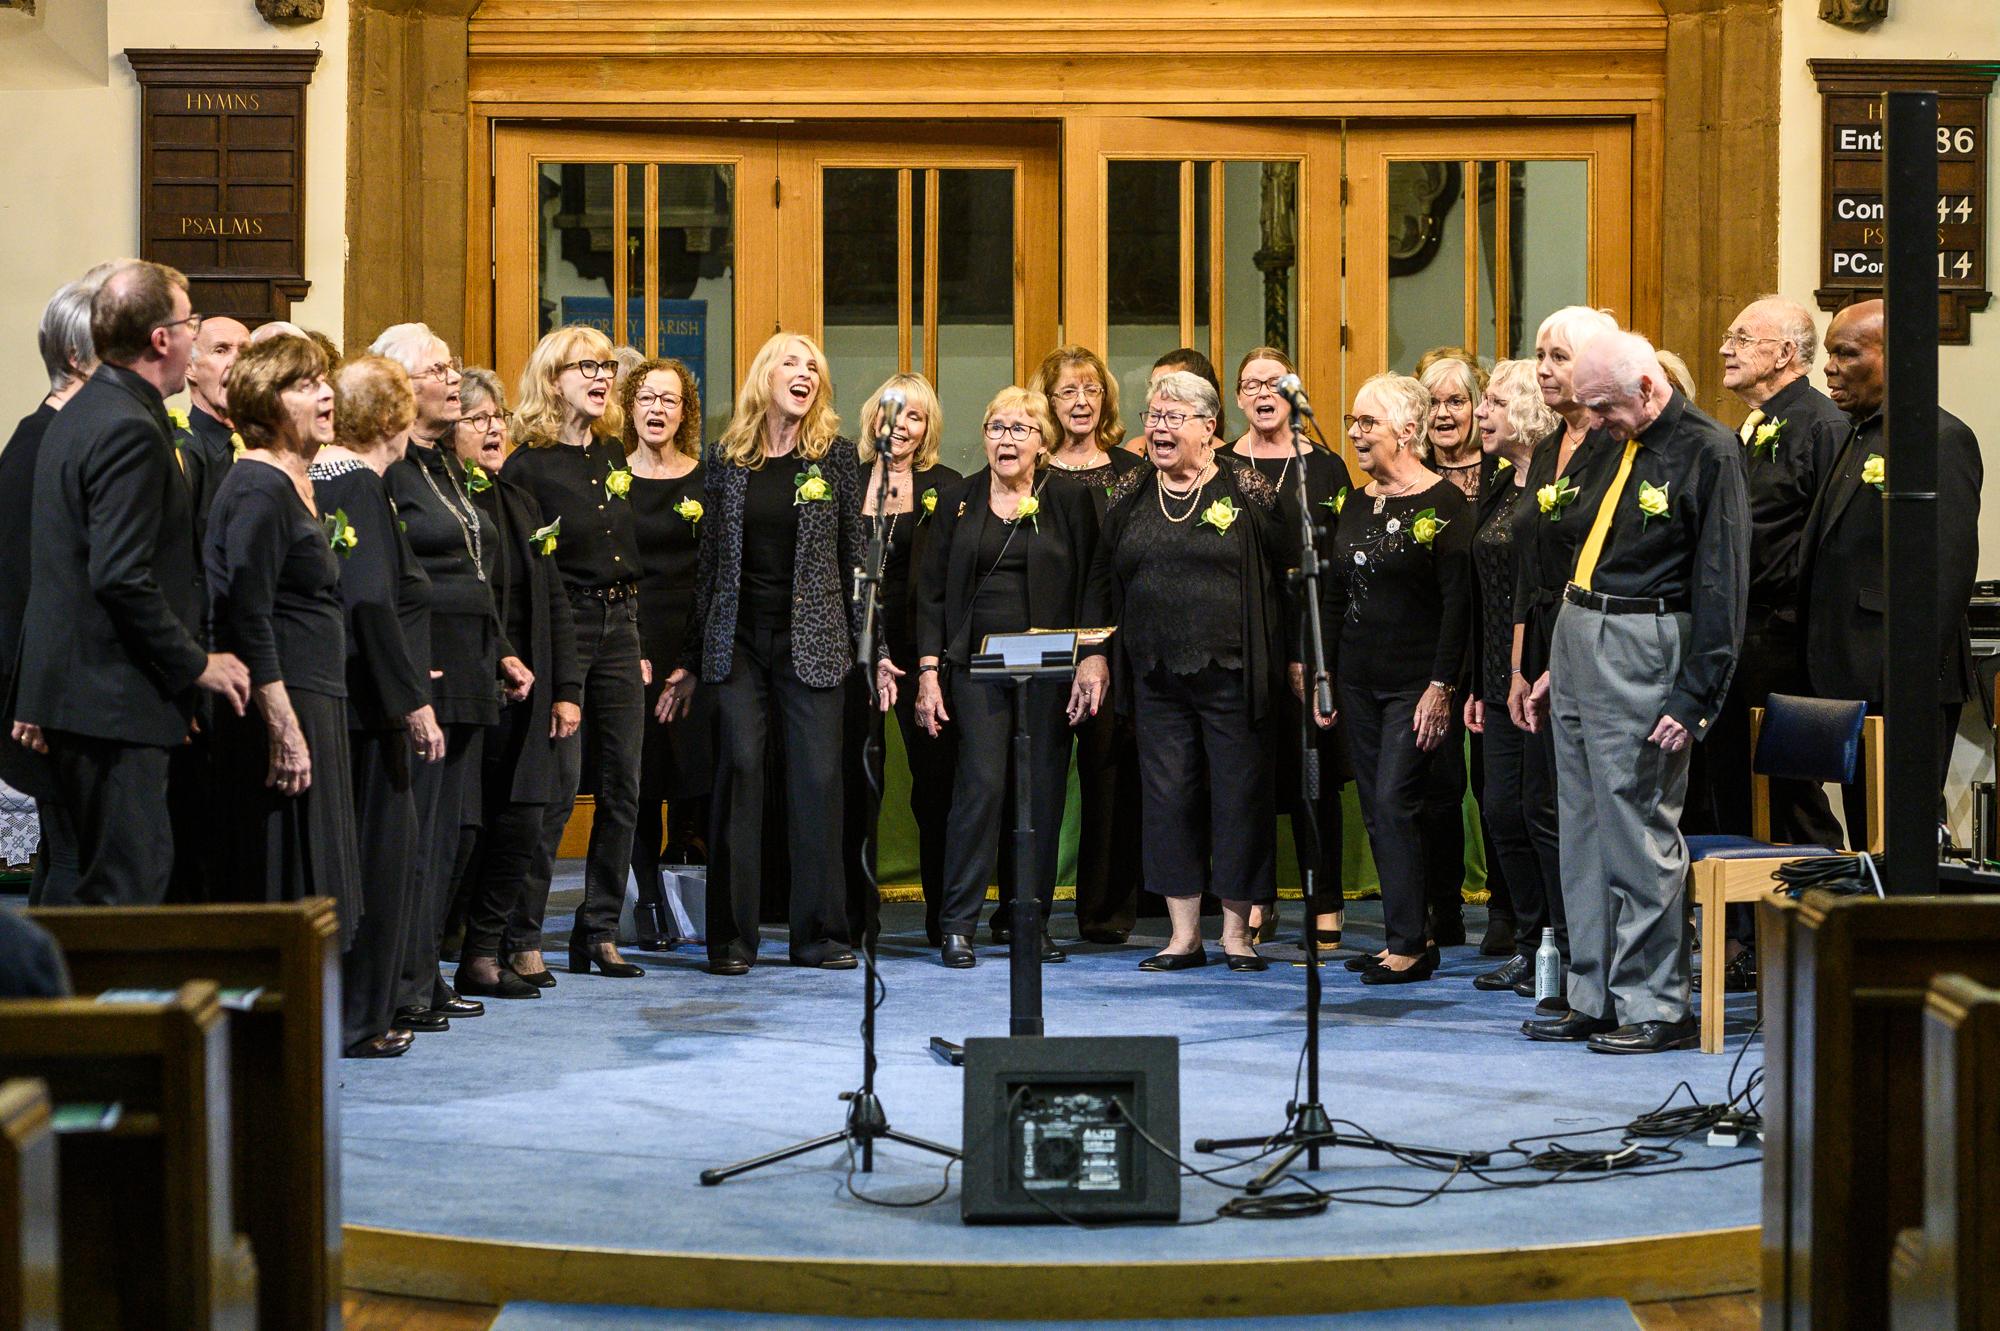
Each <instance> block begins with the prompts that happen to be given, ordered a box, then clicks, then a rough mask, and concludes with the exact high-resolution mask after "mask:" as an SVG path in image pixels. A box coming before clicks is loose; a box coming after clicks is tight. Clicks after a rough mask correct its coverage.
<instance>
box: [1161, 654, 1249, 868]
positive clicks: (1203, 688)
mask: <svg viewBox="0 0 2000 1331" xmlns="http://www.w3.org/2000/svg"><path fill="white" fill-rule="evenodd" d="M1132 709H1133V713H1134V715H1135V716H1137V717H1138V718H1139V719H1140V725H1139V728H1138V729H1139V788H1140V791H1141V796H1142V800H1143V808H1144V818H1145V842H1146V850H1145V863H1146V890H1147V891H1149V892H1157V893H1159V894H1160V895H1161V896H1167V897H1192V896H1199V895H1201V894H1202V893H1203V892H1213V893H1215V895H1216V896H1217V897H1219V898H1221V899H1222V900H1224V901H1262V902H1270V901H1275V900H1277V897H1278V856H1277V844H1276V843H1277V836H1276V830H1277V829H1276V821H1277V811H1276V809H1275V808H1274V807H1273V805H1274V800H1275V792H1274V790H1273V782H1272V772H1271V761H1270V753H1271V750H1270V737H1269V735H1268V734H1267V733H1266V729H1265V727H1263V726H1262V725H1260V724H1259V723H1257V722H1256V721H1254V720H1252V719H1251V716H1250V699H1249V694H1248V686H1247V683H1246V681H1245V679H1244V674H1243V671H1242V670H1240V669H1239V670H1225V669H1223V668H1221V667H1220V666H1213V665H1211V666H1208V667H1206V668H1205V669H1203V670H1201V671H1198V672H1197V673H1195V674H1192V675H1176V674H1173V673H1171V672H1170V671H1166V670H1160V669H1155V670H1152V671H1149V672H1147V673H1146V674H1144V675H1140V676H1138V677H1137V678H1136V679H1135V680H1134V683H1133V697H1132Z"/></svg>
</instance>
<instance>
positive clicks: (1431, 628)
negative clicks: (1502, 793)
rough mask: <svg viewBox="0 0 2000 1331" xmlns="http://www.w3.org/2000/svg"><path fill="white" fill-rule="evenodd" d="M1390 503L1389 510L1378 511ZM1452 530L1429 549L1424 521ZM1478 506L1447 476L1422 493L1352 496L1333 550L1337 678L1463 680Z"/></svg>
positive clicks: (1404, 684)
mask: <svg viewBox="0 0 2000 1331" xmlns="http://www.w3.org/2000/svg"><path fill="white" fill-rule="evenodd" d="M1378 502H1379V504H1380V512H1377V511H1376V506H1377V504H1378ZM1425 516H1429V517H1431V518H1434V519H1435V520H1438V521H1441V522H1442V523H1443V524H1444V525H1443V526H1442V527H1441V528H1440V529H1438V530H1437V531H1436V532H1435V534H1434V535H1433V536H1432V537H1431V539H1430V541H1429V542H1428V543H1425V542H1423V541H1420V540H1418V539H1417V535H1418V528H1417V523H1418V520H1419V519H1420V518H1422V517H1425ZM1471 552H1472V505H1471V504H1470V503H1469V502H1468V501H1467V500H1466V497H1465V492H1464V491H1463V490H1460V489H1459V488H1458V487H1457V486H1455V485H1453V484H1452V483H1451V482H1450V481H1447V480H1444V479H1442V478H1439V479H1438V480H1436V481H1434V482H1433V483H1432V484H1430V485H1427V486H1425V487H1424V488H1423V489H1421V490H1418V491H1416V492H1415V493H1413V494H1407V495H1404V496H1402V497H1400V498H1397V499H1383V500H1380V501H1378V500H1375V499H1373V498H1370V497H1369V495H1368V493H1367V492H1366V491H1365V490H1361V489H1357V490H1355V491H1353V492H1352V493H1350V494H1349V495H1348V496H1347V500H1346V502H1345V504H1344V505H1343V506H1342V508H1341V512H1340V518H1339V525H1337V526H1336V527H1335V528H1334V532H1333V542H1332V546H1331V548H1330V549H1329V550H1328V552H1327V562H1328V563H1329V564H1330V565H1331V567H1330V568H1329V569H1328V571H1327V582H1328V584H1329V588H1328V597H1327V599H1328V601H1329V602H1330V603H1331V604H1332V607H1333V608H1334V610H1335V611H1336V613H1337V614H1338V616H1339V622H1340V633H1339V636H1338V637H1337V638H1336V639H1335V643H1336V651H1335V656H1334V661H1335V664H1334V673H1335V674H1336V675H1337V676H1338V678H1339V679H1340V682H1341V683H1342V684H1348V685H1353V686H1355V687H1357V688H1364V689H1382V690H1405V689H1421V688H1423V687H1424V686H1425V685H1427V684H1430V683H1432V682H1433V681H1435V682H1438V683H1443V684H1453V685H1455V684H1457V683H1458V680H1459V676H1460V675H1461V674H1462V673H1463V672H1464V666H1465V635H1466V630H1467V626H1468V624H1469V622H1470V620H1469V604H1470V602H1469V598H1470V597H1471V595H1472V559H1471Z"/></svg>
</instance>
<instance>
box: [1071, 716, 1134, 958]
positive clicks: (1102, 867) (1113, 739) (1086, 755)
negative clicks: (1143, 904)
mask: <svg viewBox="0 0 2000 1331" xmlns="http://www.w3.org/2000/svg"><path fill="white" fill-rule="evenodd" d="M1076 783H1077V795H1078V799H1079V804H1080V807H1079V809H1078V820H1079V821H1078V826H1077V841H1076V927H1077V928H1078V929H1079V930H1083V929H1092V930H1119V931H1124V932H1127V933H1129V932H1131V929H1132V925H1133V923H1134V921H1135V920H1136V919H1137V917H1138V913H1139V882H1140V878H1141V868H1142V865H1143V862H1144V853H1143V851H1142V850H1141V841H1142V834H1141V827H1140V823H1141V815H1140V811H1139V801H1140V796H1139V790H1140V778H1139V745H1138V739H1137V734H1136V731H1135V729H1134V726H1133V722H1132V719H1131V718H1130V717H1128V716H1124V715H1121V714H1119V713H1118V712H1117V711H1115V710H1114V709H1113V708H1111V707H1105V708H1103V709H1102V710H1100V711H1099V712H1098V713H1097V715H1096V716H1094V717H1092V718H1091V719H1090V720H1088V721H1086V722H1084V723H1083V724H1082V725H1081V726H1078V727H1077V730H1076Z"/></svg>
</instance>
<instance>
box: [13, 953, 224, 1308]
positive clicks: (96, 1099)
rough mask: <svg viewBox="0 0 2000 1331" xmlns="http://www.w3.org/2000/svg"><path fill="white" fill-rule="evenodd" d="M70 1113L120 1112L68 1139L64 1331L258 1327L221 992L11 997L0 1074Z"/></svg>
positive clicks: (186, 988)
mask: <svg viewBox="0 0 2000 1331" xmlns="http://www.w3.org/2000/svg"><path fill="white" fill-rule="evenodd" d="M22 1076H27V1077H39V1078H41V1079H42V1080H43V1081H45V1082H46V1083H47V1084H48V1087H49V1094H50V1098H51V1099H53V1100H54V1102H55V1103H56V1105H57V1112H58V1114H59V1115H61V1114H63V1113H65V1111H67V1112H69V1113H70V1114H72V1115H73V1114H75V1112H76V1111H77V1109H78V1108H79V1107H80V1106H92V1105H95V1106H115V1107H116V1112H115V1118H114V1114H113V1113H110V1112H106V1113H104V1114H103V1115H102V1119H103V1122H102V1124H101V1125H100V1126H98V1127H96V1128H94V1129H92V1130H87V1131H75V1132H71V1131H67V1130H66V1131H65V1132H63V1133H62V1135H61V1136H60V1139H59V1143H58V1150H57V1161H58V1174H59V1179H60V1186H59V1197H60V1202H59V1204H60V1206H61V1220H62V1229H61V1243H62V1324H63V1326H64V1327H65V1328H66V1329H67V1331H96V1329H97V1328H120V1329H121V1331H123V1329H124V1328H135V1329H136V1328H146V1331H153V1328H160V1327H198V1328H231V1329H232V1331H233V1329H234V1328H239V1327H240V1328H244V1329H245V1331H249V1328H252V1327H254V1326H255V1325H256V1268H255V1263H254V1261H253V1259H252V1258H251V1257H250V1250H249V1245H248V1244H247V1243H245V1242H244V1241H243V1240H242V1239H241V1238H239V1237H238V1236H237V1234H236V1232H235V1226H234V1224H233V1222H232V1215H231V1210H230V1191H229V1042H228V1028H227V1026H226V1025H225V1023H224V1020H223V1013H222V1005H221V1003H220V1001H219V1000H218V997H217V990H216V987H215V985H213V984H210V983H207V982H197V983H191V984H185V985H182V986H181V987H180V988H179V990H178V991H177V992H175V993H174V994H173V995H172V996H171V997H170V998H169V999H167V1000H166V1001H164V1002H133V1003H101V1002H97V1001H94V1000H92V999H87V998H63V999H18V1000H12V1001H8V1002H0V1077H22Z"/></svg>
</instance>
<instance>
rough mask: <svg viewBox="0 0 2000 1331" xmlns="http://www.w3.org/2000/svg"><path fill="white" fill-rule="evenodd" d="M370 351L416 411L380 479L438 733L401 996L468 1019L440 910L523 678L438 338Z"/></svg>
mask: <svg viewBox="0 0 2000 1331" xmlns="http://www.w3.org/2000/svg"><path fill="white" fill-rule="evenodd" d="M372 351H373V352H374V354H376V355H379V356H387V357H388V358H389V359H391V360H393V361H395V362H397V363H398V364H400V365H401V366H402V367H403V369H404V370H405V371H406V372H407V373H408V375H409V378H410V386H411V389H412V390H413V392H414V393H415V396H416V418H415V420H413V421H412V422H411V424H410V428H409V431H408V432H407V443H406V447H405V449H404V453H403V457H402V460H401V461H399V462H396V463H395V464H393V465H392V466H391V467H390V468H389V470H388V472H387V474H386V476H385V477H384V479H385V480H386V481H387V482H388V486H389V497H390V498H391V499H393V500H395V502H396V512H397V515H398V517H399V518H400V520H401V522H402V524H403V533H404V535H405V536H406V537H408V539H409V543H410V548H411V550H413V551H414V552H415V553H416V557H417V562H418V563H419V564H420V565H421V566H422V568H423V571H424V573H425V574H426V575H427V576H428V577H429V579H430V612H431V613H430V658H429V661H428V666H429V674H430V692H431V705H432V707H433V708H435V710H436V712H437V722H438V725H439V726H441V727H442V728H443V730H444V735H445V753H444V759H443V761H442V762H440V763H437V764H434V765H430V766H427V767H425V768H423V769H421V770H420V771H419V774H418V777H417V824H418V835H419V844H420V845H421V846H422V847H423V851H422V853H423V855H424V856H425V859H424V862H423V864H422V865H421V866H420V867H419V875H420V878H419V881H420V883H421V884H422V894H421V896H420V897H419V898H418V904H417V907H416V909H415V911H414V912H413V913H412V918H411V930H410V937H409V941H408V943H407V945H406V950H405V952H404V955H403V993H402V1003H403V1008H404V1009H405V1012H404V1013H402V1014H399V1015H402V1016H405V1017H406V1018H407V1019H408V1020H409V1021H411V1022H412V1023H413V1027H412V1028H413V1029H416V1030H419V1031H421V1030H436V1029H440V1028H441V1023H443V1022H444V1021H446V1020H448V1019H449V1018H451V1017H473V1016H478V1015H479V1013H480V1011H481V1008H480V1005H479V1004H478V1003H476V1002H474V1001H472V1000H470V999H465V998H461V997H460V996H459V995H458V994H456V993H454V992H453V991H452V988H451V986H450V985H449V984H447V983H446V982H445V979H444V976H443V975H442V974H441V973H440V972H439V969H438V960H439V954H440V950H441V946H442V940H443V936H444V928H445V917H446V915H447V914H448V913H449V911H450V910H451V906H452V901H453V897H454V894H455V891H456V886H457V882H458V878H459V870H460V867H461V866H462V864H463V862H464V858H465V854H466V851H467V849H468V847H467V845H466V841H467V838H468V836H469V833H468V832H467V831H466V829H467V828H476V827H477V826H478V823H479V816H480V811H481V797H480V790H479V777H480V769H481V765H482V764H481V746H482V745H483V743H484V741H485V736H486V728H487V727H488V726H490V725H492V724H493V723H494V722H495V721H497V720H498V719H499V716H500V694H501V687H502V686H501V684H500V683H499V681H500V680H501V679H502V678H503V677H504V679H505V681H506V683H505V688H506V690H507V693H508V695H509V696H510V697H525V696H526V694H527V690H528V687H529V686H530V685H531V684H532V683H533V682H534V681H533V680H532V679H531V678H530V677H529V675H528V669H527V666H526V665H525V664H523V663H522V661H521V660H520V657H519V656H518V655H517V654H516V653H515V652H514V649H513V648H512V646H511V645H508V644H506V643H504V642H502V640H501V638H500V624H499V617H498V613H497V612H496V611H495V610H494V608H493V592H492V588H491V587H490V586H489V585H488V584H489V580H490V579H491V578H492V575H493V564H494V559H495V554H496V551H495V543H496V537H495V534H494V530H493V522H492V519H490V518H488V517H486V516H485V515H484V514H482V513H481V512H480V511H479V509H478V508H477V506H475V505H474V504H473V502H472V494H471V492H470V491H469V490H468V489H467V488H466V472H465V468H464V467H463V466H462V465H461V464H460V463H459V461H458V455H457V452H456V450H455V448H454V446H453V445H454V438H453V436H454V434H455V432H456V430H457V428H458V418H459V417H460V415H462V414H463V408H462V404H461V396H460V385H461V383H462V381H463V376H462V375H461V374H460V372H459V370H460V367H459V364H458V362H457V361H456V360H455V359H454V358H453V357H452V354H451V349H450V348H449V347H448V346H446V345H445V343H444V341H443V340H442V339H441V338H439V337H438V336H437V335H436V334H435V333H433V332H431V330H430V329H429V328H428V327H426V326H424V325H423V324H397V325H395V326H394V327H392V328H389V329H387V330H385V331H384V332H383V334H382V335H381V336H380V337H378V338H376V339H375V343H374V346H373V348H372Z"/></svg>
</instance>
